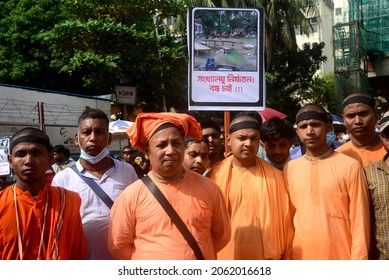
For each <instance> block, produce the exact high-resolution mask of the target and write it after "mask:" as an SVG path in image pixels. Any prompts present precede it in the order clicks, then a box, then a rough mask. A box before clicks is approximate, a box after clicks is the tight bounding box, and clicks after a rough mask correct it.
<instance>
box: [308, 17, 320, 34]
mask: <svg viewBox="0 0 389 280" xmlns="http://www.w3.org/2000/svg"><path fill="white" fill-rule="evenodd" d="M309 22H310V24H311V26H312V32H313V33H315V32H318V25H317V18H316V17H313V18H310V19H309Z"/></svg>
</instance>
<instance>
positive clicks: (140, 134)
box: [127, 113, 202, 152]
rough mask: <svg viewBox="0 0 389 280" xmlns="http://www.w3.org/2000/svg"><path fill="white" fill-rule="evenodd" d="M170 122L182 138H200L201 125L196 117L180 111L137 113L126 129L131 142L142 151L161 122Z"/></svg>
mask: <svg viewBox="0 0 389 280" xmlns="http://www.w3.org/2000/svg"><path fill="white" fill-rule="evenodd" d="M167 123H171V124H173V125H175V126H176V127H177V128H178V129H179V130H180V131H181V135H182V137H183V138H185V137H186V136H190V137H193V138H195V139H197V140H199V139H201V136H202V133H201V127H200V124H199V123H198V122H197V121H196V119H195V118H194V117H192V116H190V115H188V114H182V113H139V114H138V115H137V117H136V120H135V123H134V124H133V125H132V126H131V127H129V128H128V129H127V134H128V136H129V137H130V142H131V144H132V145H133V146H134V147H136V148H137V149H139V150H140V151H142V152H144V150H143V148H144V146H145V145H146V144H147V142H148V141H149V139H150V137H151V136H152V135H153V134H154V133H155V131H156V130H157V129H158V128H159V127H160V126H161V125H163V124H167Z"/></svg>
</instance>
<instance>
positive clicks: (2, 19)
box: [0, 0, 64, 88]
mask: <svg viewBox="0 0 389 280" xmlns="http://www.w3.org/2000/svg"><path fill="white" fill-rule="evenodd" d="M62 15H63V13H62V7H61V5H59V4H58V1H55V0H40V1H30V0H21V1H19V0H10V1H2V2H0V82H2V83H13V84H18V85H25V86H36V87H43V88H53V87H54V85H55V84H57V83H59V82H60V81H61V80H63V78H64V77H63V76H61V75H58V74H57V73H53V70H52V69H51V67H50V65H49V64H50V62H49V61H47V60H45V59H42V54H44V53H45V52H46V48H44V47H42V45H41V42H40V41H39V40H38V38H37V36H38V34H39V33H40V32H42V31H43V30H48V29H50V28H52V27H53V26H54V25H55V24H56V23H58V22H60V21H61V20H63V17H62Z"/></svg>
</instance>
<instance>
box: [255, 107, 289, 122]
mask: <svg viewBox="0 0 389 280" xmlns="http://www.w3.org/2000/svg"><path fill="white" fill-rule="evenodd" d="M258 114H259V115H261V118H262V123H264V122H265V121H266V120H268V119H271V118H272V117H277V118H280V119H283V118H285V117H286V115H285V114H284V113H281V112H279V111H277V110H275V109H273V108H270V107H266V108H265V109H264V110H261V111H258Z"/></svg>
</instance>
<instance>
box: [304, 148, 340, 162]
mask: <svg viewBox="0 0 389 280" xmlns="http://www.w3.org/2000/svg"><path fill="white" fill-rule="evenodd" d="M332 151H333V150H332V148H331V147H330V148H329V149H328V150H327V152H325V153H324V154H322V155H320V156H318V157H311V156H308V155H307V154H304V157H305V159H306V160H309V161H314V160H319V159H322V158H325V157H326V156H328V155H329V154H331V153H332Z"/></svg>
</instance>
